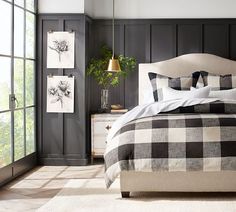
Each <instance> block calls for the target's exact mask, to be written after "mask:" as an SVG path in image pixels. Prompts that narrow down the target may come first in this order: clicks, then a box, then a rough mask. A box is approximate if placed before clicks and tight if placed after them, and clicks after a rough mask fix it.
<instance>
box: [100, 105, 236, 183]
mask: <svg viewBox="0 0 236 212" xmlns="http://www.w3.org/2000/svg"><path fill="white" fill-rule="evenodd" d="M213 105H215V106H213ZM193 108H195V110H194V109H193ZM215 108H218V109H217V111H215ZM219 108H220V109H219ZM212 109H213V110H212ZM226 111H227V112H226ZM172 112H174V111H172ZM175 112H177V111H175ZM178 112H181V111H178ZM191 112H192V113H179V114H175V113H168V114H164V113H162V114H159V115H156V116H153V117H145V118H141V119H136V120H134V121H131V122H129V123H127V124H126V125H125V126H123V127H122V128H121V129H120V130H119V132H118V133H117V134H116V135H115V136H114V137H113V139H112V144H110V145H111V146H110V147H108V151H107V152H106V154H105V155H104V158H105V170H106V172H105V181H106V185H107V187H109V186H110V185H111V184H112V182H113V181H114V180H115V178H116V177H117V176H118V175H119V173H120V172H121V171H122V170H135V171H146V172H153V171H170V172H172V171H224V170H233V171H236V103H235V102H234V103H222V102H215V103H210V104H206V105H201V106H200V105H196V106H194V107H191ZM211 112H213V113H211Z"/></svg>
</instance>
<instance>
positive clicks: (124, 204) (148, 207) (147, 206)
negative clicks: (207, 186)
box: [38, 178, 236, 212]
mask: <svg viewBox="0 0 236 212" xmlns="http://www.w3.org/2000/svg"><path fill="white" fill-rule="evenodd" d="M93 211H94V212H100V211H101V212H106V211H107V212H118V211H119V212H126V211H127V212H133V211H134V212H139V211H140V212H143V211H145V212H152V211H155V212H156V211H157V212H211V211H212V212H236V196H235V194H230V193H228V194H227V193H226V194H204V193H197V194H193V193H185V194H183V193H182V194H181V193H132V196H131V198H128V199H122V198H121V196H120V191H119V179H118V180H116V182H115V183H114V184H113V185H112V187H111V188H110V189H109V190H107V189H105V183H104V180H103V178H94V179H75V180H70V181H69V182H68V183H67V184H66V185H65V187H64V188H63V189H62V190H61V191H60V192H59V193H58V194H57V195H56V196H55V197H54V198H53V199H51V200H50V201H49V202H48V203H46V204H45V205H44V206H42V207H41V208H39V209H38V212H93Z"/></svg>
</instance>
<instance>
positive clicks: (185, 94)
mask: <svg viewBox="0 0 236 212" xmlns="http://www.w3.org/2000/svg"><path fill="white" fill-rule="evenodd" d="M209 93H210V87H209V86H206V87H203V88H199V89H195V90H192V91H191V90H190V91H180V90H175V89H173V88H170V87H164V88H162V97H163V99H162V100H171V99H194V98H207V97H209Z"/></svg>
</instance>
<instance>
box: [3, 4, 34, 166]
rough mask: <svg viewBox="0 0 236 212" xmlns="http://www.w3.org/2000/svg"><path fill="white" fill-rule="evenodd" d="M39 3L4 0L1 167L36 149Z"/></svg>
mask: <svg viewBox="0 0 236 212" xmlns="http://www.w3.org/2000/svg"><path fill="white" fill-rule="evenodd" d="M35 5H36V4H35V0H14V1H12V0H0V26H1V29H4V30H2V31H1V33H0V66H1V70H0V73H1V74H0V76H1V77H0V90H1V93H0V135H1V136H0V168H1V167H3V166H6V165H8V164H11V163H13V162H14V161H17V160H19V159H21V158H24V157H25V156H27V155H29V154H31V153H33V152H35V23H36V14H35ZM14 97H15V100H14Z"/></svg>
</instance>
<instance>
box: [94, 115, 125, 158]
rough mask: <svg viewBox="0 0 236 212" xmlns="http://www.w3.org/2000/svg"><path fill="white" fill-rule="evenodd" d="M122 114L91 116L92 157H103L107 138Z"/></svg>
mask: <svg viewBox="0 0 236 212" xmlns="http://www.w3.org/2000/svg"><path fill="white" fill-rule="evenodd" d="M121 115H122V114H108V113H104V114H94V115H92V116H91V142H92V149H91V153H92V157H94V156H99V157H102V156H103V154H104V152H105V149H106V138H107V135H108V132H109V130H110V129H111V127H112V124H113V123H114V122H115V121H116V119H117V118H118V117H120V116H121Z"/></svg>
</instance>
